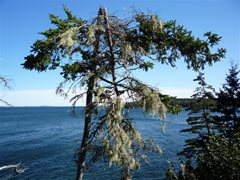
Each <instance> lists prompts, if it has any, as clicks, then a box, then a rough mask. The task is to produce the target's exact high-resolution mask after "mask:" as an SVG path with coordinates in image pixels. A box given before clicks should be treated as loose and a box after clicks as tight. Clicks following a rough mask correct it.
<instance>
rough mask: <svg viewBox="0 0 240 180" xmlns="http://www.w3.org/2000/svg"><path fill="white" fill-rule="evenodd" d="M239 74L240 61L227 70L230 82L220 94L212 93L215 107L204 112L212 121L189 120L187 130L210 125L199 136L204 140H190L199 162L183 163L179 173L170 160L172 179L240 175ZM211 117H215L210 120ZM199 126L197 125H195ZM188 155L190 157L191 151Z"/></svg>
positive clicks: (219, 177) (225, 177)
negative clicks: (201, 123) (238, 64)
mask: <svg viewBox="0 0 240 180" xmlns="http://www.w3.org/2000/svg"><path fill="white" fill-rule="evenodd" d="M238 74H239V70H238V67H237V65H232V66H231V68H230V69H229V73H228V74H227V77H226V83H224V84H223V88H222V89H220V91H219V92H218V93H216V98H214V97H212V95H211V96H209V97H211V98H210V99H209V102H210V101H212V102H213V103H208V107H209V109H211V111H209V112H208V114H207V115H208V116H204V117H205V118H206V117H207V120H208V122H207V121H205V122H204V126H197V125H198V124H199V121H198V118H196V119H193V121H191V122H190V123H189V121H188V123H189V124H191V125H192V128H190V129H188V130H183V131H187V132H190V133H194V134H196V132H195V130H196V129H202V128H206V130H205V132H203V133H200V134H198V135H197V136H196V138H195V139H197V140H198V141H199V140H200V142H201V143H199V144H198V146H195V145H194V144H190V143H189V142H192V140H191V139H190V140H188V141H187V145H188V146H189V145H190V146H189V148H190V150H191V151H194V154H192V155H193V156H191V157H193V158H194V161H195V165H194V166H192V165H191V162H190V161H188V163H183V164H182V167H181V170H180V171H179V173H176V172H175V170H174V167H173V165H171V164H170V166H169V169H168V170H167V172H166V175H167V177H168V179H187V180H189V179H192V180H196V179H199V180H202V179H203V180H204V179H210V180H215V179H226V180H228V179H229V180H231V179H232V180H233V179H240V171H239V168H240V144H239V141H240V136H239V135H240V129H239V122H240V114H239V109H240V104H239V102H240V101H239V100H240V96H239V92H240V86H239V77H238ZM205 94H206V93H205ZM207 94H209V93H207ZM198 99H199V100H201V98H198ZM201 105H202V104H201V103H200V104H198V105H197V111H196V112H198V115H201V113H200V112H202V111H203V110H204V109H205V108H206V106H201ZM205 110H206V109H205ZM197 117H199V116H197ZM209 117H210V118H209ZM189 118H191V116H190V117H189ZM210 119H212V120H213V121H209V120H210ZM210 122H211V123H212V126H211V128H210V129H209V130H212V131H208V130H207V129H208V127H207V125H209V123H210ZM195 126H197V128H193V127H195ZM199 127H200V128H199ZM212 127H213V128H212ZM203 135H204V136H203ZM203 137H204V139H203ZM188 150H189V149H188ZM184 152H186V149H185V150H184ZM185 155H186V157H189V156H188V154H185Z"/></svg>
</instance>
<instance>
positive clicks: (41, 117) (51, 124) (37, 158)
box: [0, 107, 190, 180]
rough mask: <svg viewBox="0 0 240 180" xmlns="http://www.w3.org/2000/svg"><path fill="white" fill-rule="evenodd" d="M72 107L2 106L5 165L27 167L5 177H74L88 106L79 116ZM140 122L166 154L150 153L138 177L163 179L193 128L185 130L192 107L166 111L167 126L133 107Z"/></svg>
mask: <svg viewBox="0 0 240 180" xmlns="http://www.w3.org/2000/svg"><path fill="white" fill-rule="evenodd" d="M69 110H70V108H69V107H7V108H0V167H1V166H4V165H10V164H17V163H19V162H21V164H22V166H23V167H24V168H27V170H26V171H25V172H24V173H22V174H21V175H14V174H13V173H12V171H11V170H6V171H0V179H1V180H2V179H3V180H5V179H20V180H26V179H30V180H48V179H54V180H55V179H57V180H68V179H69V180H71V179H75V172H76V166H75V160H74V154H75V152H76V149H77V148H79V146H80V142H81V137H82V130H83V111H84V108H78V109H77V113H78V116H77V117H74V116H72V114H71V113H70V112H69ZM129 116H130V117H131V118H132V119H133V123H134V125H135V127H136V128H137V129H138V130H139V131H140V132H141V133H142V135H143V137H145V138H150V139H154V140H155V141H156V142H157V143H158V144H159V145H160V146H161V148H162V150H163V154H162V155H161V156H158V155H150V156H149V158H150V159H149V163H143V164H142V165H141V169H140V170H138V171H136V172H134V174H133V179H164V176H165V170H166V169H167V167H168V163H167V160H172V161H173V162H176V163H178V158H179V157H178V156H177V155H176V154H177V152H179V151H181V150H182V148H183V145H184V140H185V139H187V138H189V136H190V135H189V134H187V133H180V132H179V131H180V130H181V129H184V128H186V127H187V124H186V121H185V120H186V118H187V112H185V111H183V112H181V113H180V114H178V115H175V116H173V115H169V114H168V115H167V119H166V125H165V128H164V131H163V130H162V128H161V124H160V120H159V119H158V118H154V117H151V116H148V115H145V114H144V113H143V111H142V110H141V109H133V110H131V111H130V112H129ZM120 177H121V174H120V172H119V170H118V168H116V167H111V168H109V167H108V166H106V165H105V164H104V163H101V162H99V163H96V164H95V165H94V166H93V167H92V168H91V169H90V170H89V171H87V172H86V173H85V179H94V180H96V179H120Z"/></svg>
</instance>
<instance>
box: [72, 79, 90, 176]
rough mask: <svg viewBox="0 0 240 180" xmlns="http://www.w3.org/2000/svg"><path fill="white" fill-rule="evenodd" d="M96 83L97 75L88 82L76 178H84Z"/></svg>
mask: <svg viewBox="0 0 240 180" xmlns="http://www.w3.org/2000/svg"><path fill="white" fill-rule="evenodd" d="M94 85H95V77H94V76H92V77H91V78H90V79H89V82H88V90H87V97H86V110H85V124H84V132H83V137H82V144H81V149H80V151H79V153H78V160H77V176H76V180H82V179H83V172H84V167H85V159H86V154H87V144H88V138H89V134H90V124H91V115H92V112H93V109H94V107H93V103H92V102H93V91H94Z"/></svg>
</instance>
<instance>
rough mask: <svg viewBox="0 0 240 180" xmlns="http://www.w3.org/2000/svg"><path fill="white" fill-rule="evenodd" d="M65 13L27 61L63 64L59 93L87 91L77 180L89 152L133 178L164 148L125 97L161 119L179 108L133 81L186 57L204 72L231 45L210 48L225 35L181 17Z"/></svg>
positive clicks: (32, 65)
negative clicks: (138, 124) (138, 73)
mask: <svg viewBox="0 0 240 180" xmlns="http://www.w3.org/2000/svg"><path fill="white" fill-rule="evenodd" d="M64 11H65V13H66V15H67V18H66V19H60V18H59V17H57V16H55V15H53V14H50V19H51V22H52V23H53V24H54V25H55V26H56V28H50V29H48V30H47V31H45V32H42V33H41V34H42V35H43V36H44V37H45V38H44V39H43V40H37V41H36V42H35V43H34V44H33V46H32V51H31V54H30V55H29V56H27V57H25V62H24V64H23V66H24V67H25V68H26V69H30V70H33V69H35V70H37V71H40V72H41V71H45V70H48V69H49V70H54V69H56V68H60V69H61V75H62V76H63V78H64V81H63V82H62V83H61V84H60V86H59V87H58V89H57V92H58V93H59V94H62V95H68V94H69V92H70V91H73V93H76V95H75V96H74V97H72V99H71V102H72V103H73V105H75V104H76V103H77V101H78V100H79V99H81V98H82V97H83V95H85V94H86V110H85V126H84V131H83V138H82V144H81V148H80V151H79V153H78V160H77V167H78V168H77V176H76V179H82V178H83V172H84V167H85V159H86V154H87V151H91V155H92V158H91V161H92V162H95V161H96V160H98V159H99V158H103V159H104V160H105V161H107V162H108V164H109V165H112V164H114V165H120V167H122V170H123V171H124V174H125V178H129V177H130V172H131V171H132V170H134V169H137V168H139V167H140V160H141V159H146V153H147V152H160V148H159V146H157V145H156V144H154V143H152V142H149V141H147V140H145V139H144V138H143V137H142V136H141V134H140V133H139V132H138V131H137V130H136V129H135V128H134V126H133V124H132V123H131V121H130V119H129V118H128V116H127V114H126V113H124V111H123V109H124V106H125V102H129V101H139V102H141V103H140V104H141V107H142V108H143V109H144V110H145V112H146V113H149V114H152V115H158V116H159V117H160V118H164V117H165V112H166V111H171V112H172V111H175V110H176V109H178V108H174V106H173V105H172V104H169V103H168V102H169V98H168V96H163V95H162V94H161V93H160V91H159V90H158V89H155V88H153V87H151V86H149V85H146V84H144V83H142V82H141V81H139V80H137V79H136V78H134V77H133V72H134V70H139V69H140V70H144V71H148V70H149V69H151V68H153V65H154V63H155V62H160V63H163V64H169V65H171V66H173V67H174V66H175V63H176V61H177V60H178V59H179V58H180V57H183V58H184V61H185V62H186V64H187V67H188V68H189V69H193V70H195V71H197V70H199V69H202V68H204V66H205V65H212V64H213V63H214V62H216V61H219V60H220V59H221V58H222V57H224V54H225V49H222V48H221V49H218V50H217V52H215V53H212V52H211V48H212V47H214V46H215V45H217V44H218V42H219V41H220V39H221V38H220V37H219V36H218V35H217V34H213V33H211V32H208V33H205V37H206V39H205V40H200V39H199V38H195V37H194V36H192V35H191V31H187V30H186V29H185V28H184V27H183V26H179V25H177V24H176V21H169V22H163V21H162V20H160V19H159V18H158V17H157V16H156V15H145V14H144V13H136V14H135V15H133V18H132V19H130V20H127V19H120V18H118V17H116V16H110V15H108V14H107V11H106V9H105V8H100V9H99V11H98V15H97V17H96V18H94V19H93V20H91V21H86V20H83V19H81V18H77V17H76V16H74V15H72V13H71V12H70V11H69V10H68V9H67V8H66V7H64ZM78 88H81V89H82V90H84V92H83V93H79V91H78V90H79V89H78ZM99 107H101V108H99ZM167 107H168V108H169V109H167Z"/></svg>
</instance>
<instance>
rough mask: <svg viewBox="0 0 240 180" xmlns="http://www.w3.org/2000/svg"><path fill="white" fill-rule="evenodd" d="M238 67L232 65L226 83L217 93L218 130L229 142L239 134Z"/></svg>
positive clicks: (239, 89) (239, 99)
mask: <svg viewBox="0 0 240 180" xmlns="http://www.w3.org/2000/svg"><path fill="white" fill-rule="evenodd" d="M239 72H240V71H239V70H238V66H237V65H233V64H232V66H231V68H230V69H229V73H228V74H227V77H226V83H225V84H223V86H222V89H220V92H219V93H217V101H218V107H217V109H216V110H217V112H218V113H220V115H219V116H216V119H217V120H218V122H219V130H220V132H221V133H222V134H223V135H224V136H225V137H226V138H229V140H231V139H232V138H234V137H235V136H236V135H237V134H238V135H239V132H240V114H239V113H240V80H239V77H238V74H239Z"/></svg>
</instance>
